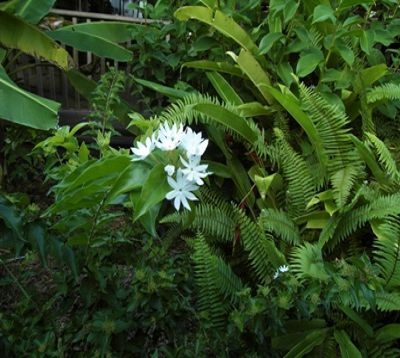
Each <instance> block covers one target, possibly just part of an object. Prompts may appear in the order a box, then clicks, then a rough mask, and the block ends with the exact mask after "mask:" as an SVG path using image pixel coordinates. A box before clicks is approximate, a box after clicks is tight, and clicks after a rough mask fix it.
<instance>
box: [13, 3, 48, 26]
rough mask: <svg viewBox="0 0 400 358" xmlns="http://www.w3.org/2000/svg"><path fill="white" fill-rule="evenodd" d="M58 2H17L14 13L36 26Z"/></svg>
mask: <svg viewBox="0 0 400 358" xmlns="http://www.w3.org/2000/svg"><path fill="white" fill-rule="evenodd" d="M55 2H56V0H41V1H37V0H17V1H15V2H14V4H15V5H14V6H15V7H13V9H12V10H13V13H14V14H15V15H17V16H19V17H21V18H23V19H24V20H25V21H27V22H29V23H31V24H34V25H36V24H37V23H38V22H39V21H40V20H41V19H42V18H43V17H44V16H46V15H47V14H48V13H49V11H50V10H51V9H52V7H53V5H54V3H55Z"/></svg>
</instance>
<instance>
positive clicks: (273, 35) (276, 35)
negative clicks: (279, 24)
mask: <svg viewBox="0 0 400 358" xmlns="http://www.w3.org/2000/svg"><path fill="white" fill-rule="evenodd" d="M283 37H284V36H283V34H282V33H281V32H270V33H269V34H267V35H265V36H264V37H263V38H262V39H261V41H260V45H259V46H258V48H259V54H260V55H265V54H266V53H268V52H269V50H271V48H272V46H274V44H275V42H276V41H278V40H280V39H281V38H283Z"/></svg>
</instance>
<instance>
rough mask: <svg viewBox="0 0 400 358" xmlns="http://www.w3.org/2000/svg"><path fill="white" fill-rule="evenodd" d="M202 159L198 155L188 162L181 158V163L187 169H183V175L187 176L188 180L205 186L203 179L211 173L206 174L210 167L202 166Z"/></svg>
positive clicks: (190, 158) (191, 157)
mask: <svg viewBox="0 0 400 358" xmlns="http://www.w3.org/2000/svg"><path fill="white" fill-rule="evenodd" d="M200 159H201V158H200V156H198V155H192V156H190V157H189V160H188V161H186V160H185V159H183V158H182V157H181V162H182V164H183V166H184V167H185V168H184V169H182V173H183V174H185V175H186V178H187V180H189V181H191V182H195V183H196V184H198V185H203V184H204V181H203V178H205V177H206V176H208V175H209V174H210V173H208V172H206V170H207V167H208V165H207V164H200Z"/></svg>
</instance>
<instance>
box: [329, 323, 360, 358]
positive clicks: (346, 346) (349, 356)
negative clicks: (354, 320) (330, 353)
mask: <svg viewBox="0 0 400 358" xmlns="http://www.w3.org/2000/svg"><path fill="white" fill-rule="evenodd" d="M333 335H334V336H335V340H336V342H337V343H338V344H339V348H340V353H341V357H343V358H361V357H362V355H361V352H360V351H359V350H358V349H357V347H356V346H355V345H354V343H353V342H352V341H351V339H350V337H349V335H348V334H347V333H346V331H344V330H342V329H340V330H337V329H335V331H334V332H333Z"/></svg>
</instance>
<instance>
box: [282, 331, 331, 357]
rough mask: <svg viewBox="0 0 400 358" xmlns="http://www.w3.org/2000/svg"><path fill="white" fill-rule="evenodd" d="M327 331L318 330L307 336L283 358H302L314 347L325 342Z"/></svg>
mask: <svg viewBox="0 0 400 358" xmlns="http://www.w3.org/2000/svg"><path fill="white" fill-rule="evenodd" d="M326 333H327V330H326V329H318V330H314V331H312V332H311V333H309V334H307V336H306V337H304V339H303V340H302V341H301V342H299V343H298V344H296V345H295V346H294V347H293V348H292V349H291V350H290V351H289V352H288V353H287V354H286V355H285V356H284V358H299V357H304V356H305V355H306V354H307V353H309V352H311V351H312V349H313V348H314V347H316V346H319V345H320V344H322V342H323V341H324V340H325V337H326Z"/></svg>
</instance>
